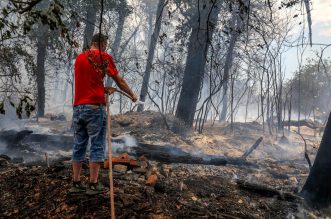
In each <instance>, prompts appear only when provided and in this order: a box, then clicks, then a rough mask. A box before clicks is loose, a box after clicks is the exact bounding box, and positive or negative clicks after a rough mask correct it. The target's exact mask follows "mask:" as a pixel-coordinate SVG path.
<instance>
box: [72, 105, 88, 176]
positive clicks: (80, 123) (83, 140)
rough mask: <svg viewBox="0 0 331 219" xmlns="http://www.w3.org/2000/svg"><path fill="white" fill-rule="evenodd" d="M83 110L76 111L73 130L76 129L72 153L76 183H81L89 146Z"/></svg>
mask: <svg viewBox="0 0 331 219" xmlns="http://www.w3.org/2000/svg"><path fill="white" fill-rule="evenodd" d="M82 114H83V112H82V110H79V109H76V108H75V109H74V114H73V118H72V119H73V121H72V122H73V128H74V147H73V151H72V172H73V174H72V179H73V181H74V182H78V181H80V173H81V170H82V161H84V160H85V156H86V148H87V144H88V139H89V137H88V134H87V129H86V127H85V123H84V120H83V119H82V118H81V115H82Z"/></svg>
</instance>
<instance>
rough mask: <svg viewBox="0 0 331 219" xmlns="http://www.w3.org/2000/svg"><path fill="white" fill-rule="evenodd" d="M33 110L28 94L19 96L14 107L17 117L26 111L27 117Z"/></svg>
mask: <svg viewBox="0 0 331 219" xmlns="http://www.w3.org/2000/svg"><path fill="white" fill-rule="evenodd" d="M34 110H35V107H34V105H33V104H32V99H31V98H30V97H28V96H23V97H22V98H20V101H19V104H18V106H17V107H16V115H17V117H18V118H19V119H21V118H22V114H23V112H25V113H26V116H27V117H30V115H31V112H33V111H34Z"/></svg>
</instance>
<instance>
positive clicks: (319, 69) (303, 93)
mask: <svg viewBox="0 0 331 219" xmlns="http://www.w3.org/2000/svg"><path fill="white" fill-rule="evenodd" d="M323 63H324V65H322V63H320V62H318V61H314V60H308V63H307V64H306V65H305V66H303V67H302V69H301V71H300V72H296V73H295V76H294V78H293V79H292V80H291V81H290V83H289V85H288V86H289V87H292V95H293V103H292V106H293V108H294V109H296V110H299V103H300V111H301V112H302V113H304V114H305V115H309V114H310V113H311V112H312V111H313V110H314V111H315V112H320V113H323V112H328V111H329V110H330V106H331V105H330V101H329V100H330V98H331V60H324V61H323Z"/></svg>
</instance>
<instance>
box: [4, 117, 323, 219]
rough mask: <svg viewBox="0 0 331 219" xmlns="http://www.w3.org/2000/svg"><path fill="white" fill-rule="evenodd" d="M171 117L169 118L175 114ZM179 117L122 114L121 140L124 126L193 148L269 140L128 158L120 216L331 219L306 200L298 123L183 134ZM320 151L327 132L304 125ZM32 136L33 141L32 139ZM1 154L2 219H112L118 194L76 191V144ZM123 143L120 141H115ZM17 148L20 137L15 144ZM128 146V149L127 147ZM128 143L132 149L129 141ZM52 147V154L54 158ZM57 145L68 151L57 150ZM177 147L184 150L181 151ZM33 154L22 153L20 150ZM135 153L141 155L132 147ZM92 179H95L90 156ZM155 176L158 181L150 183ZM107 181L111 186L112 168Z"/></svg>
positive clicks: (43, 126) (49, 125)
mask: <svg viewBox="0 0 331 219" xmlns="http://www.w3.org/2000/svg"><path fill="white" fill-rule="evenodd" d="M165 121H166V122H167V124H166V123H165ZM174 123H176V120H175V119H174V118H173V117H171V116H166V117H164V116H162V115H161V114H159V113H156V112H150V111H147V112H144V113H133V112H132V113H127V114H123V115H115V116H113V117H112V120H111V127H112V129H111V131H112V135H113V137H114V139H120V138H121V137H122V136H123V135H129V136H131V137H133V138H134V139H135V140H136V142H138V143H144V144H149V145H155V146H157V147H169V146H171V147H176V148H178V149H180V151H183V152H185V153H187V154H190V155H191V156H193V157H199V158H202V159H208V157H210V156H222V157H228V158H240V157H241V156H242V155H243V153H244V152H245V151H246V150H247V149H248V148H250V147H251V146H252V145H253V144H254V142H255V141H256V140H257V139H258V138H259V137H263V141H262V143H261V144H260V145H259V147H258V148H257V149H256V150H254V151H253V152H252V153H251V154H250V155H249V156H248V157H247V160H246V161H247V162H248V163H249V164H252V165H245V164H242V163H238V164H237V165H236V164H233V163H232V164H231V163H230V164H227V165H225V166H224V165H219V166H218V165H206V164H185V163H177V162H173V161H172V162H160V161H157V160H153V159H145V160H144V162H145V163H146V165H144V167H143V168H132V167H130V166H123V165H118V166H117V167H115V169H114V185H115V207H116V215H117V217H118V218H317V217H321V218H326V217H327V216H328V214H327V213H326V212H317V211H313V210H312V209H310V208H308V207H307V206H305V205H304V203H303V202H302V199H301V198H300V197H299V195H298V193H299V191H300V189H301V187H302V186H303V184H304V182H305V179H306V178H307V176H308V174H309V167H308V164H307V162H306V161H305V160H304V143H303V141H302V139H301V137H300V136H299V135H297V134H296V133H294V132H290V133H288V132H287V131H286V132H285V137H286V138H282V137H281V136H282V135H281V134H280V135H278V136H275V135H273V136H272V135H269V134H267V131H266V132H265V133H264V132H263V129H262V125H261V124H259V123H257V122H250V123H235V124H234V126H233V127H232V128H231V127H230V125H229V124H215V125H214V126H213V127H210V126H208V127H206V128H205V130H204V132H203V134H198V133H196V132H193V131H188V130H185V129H184V128H183V130H182V132H181V133H178V134H175V133H174V132H172V131H171V130H168V127H171V126H172V125H173V124H174ZM25 127H26V128H30V129H32V130H34V133H36V132H40V133H47V134H49V135H63V136H70V135H71V133H70V122H69V121H58V120H56V121H52V120H50V119H49V118H45V119H42V120H39V123H38V124H37V123H36V122H34V121H30V122H27V123H26V124H25ZM302 133H303V136H304V137H305V139H307V146H308V154H309V156H310V158H311V160H312V161H313V160H314V156H315V154H316V152H317V148H318V145H319V141H320V138H321V137H320V136H319V135H318V134H316V133H315V134H314V132H313V131H312V130H310V129H308V128H303V129H302ZM23 142H24V141H23ZM22 145H23V146H25V147H26V148H24V149H22V148H17V146H16V147H15V149H12V150H11V151H10V153H9V152H8V150H5V151H3V152H7V155H10V157H6V156H4V155H3V156H1V158H0V161H1V162H0V176H1V177H0V190H1V197H0V217H1V218H108V215H109V197H108V196H107V195H103V196H95V197H89V196H86V195H85V194H81V195H71V194H69V192H68V190H69V188H70V186H71V167H70V150H68V148H70V145H69V146H68V145H65V146H64V147H61V148H60V149H58V150H57V149H56V148H51V149H49V148H47V149H45V148H44V147H41V146H40V145H38V146H36V145H35V144H30V145H29V142H25V143H24V144H23V143H22V144H20V146H22ZM114 146H115V147H120V146H119V145H116V144H114ZM6 147H7V149H8V148H11V145H6ZM124 149H125V148H124ZM126 149H128V150H129V148H128V147H127V148H126ZM47 151H48V161H49V167H48V166H47V162H46V161H45V159H44V154H45V152H47ZM57 151H60V152H58V153H56V152H57ZM174 151H175V152H173V154H170V155H175V153H176V151H177V150H174ZM24 154H25V156H27V154H28V155H29V156H30V157H31V159H30V160H28V162H27V161H25V162H23V163H19V162H18V163H17V162H16V163H15V162H13V159H12V158H14V157H20V156H21V157H24V156H23V155H24ZM130 155H131V157H130V158H132V159H138V156H134V154H130ZM83 167H84V168H83V176H84V177H82V180H83V181H84V182H87V180H88V178H87V177H88V164H87V163H86V165H84V166H83ZM151 175H155V176H157V180H156V181H155V182H154V183H152V184H148V183H147V180H148V178H149V177H150V176H151ZM100 181H101V182H102V183H104V184H105V185H109V182H108V181H109V180H108V170H107V169H103V170H102V172H101V177H100Z"/></svg>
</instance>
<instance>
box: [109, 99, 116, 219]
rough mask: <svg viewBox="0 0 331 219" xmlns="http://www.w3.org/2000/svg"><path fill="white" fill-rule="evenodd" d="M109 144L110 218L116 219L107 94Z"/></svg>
mask: <svg viewBox="0 0 331 219" xmlns="http://www.w3.org/2000/svg"><path fill="white" fill-rule="evenodd" d="M107 142H108V161H109V187H110V188H109V195H110V216H111V218H112V219H115V203H114V186H113V164H112V158H113V155H112V146H111V141H110V110H109V95H108V94H107Z"/></svg>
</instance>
